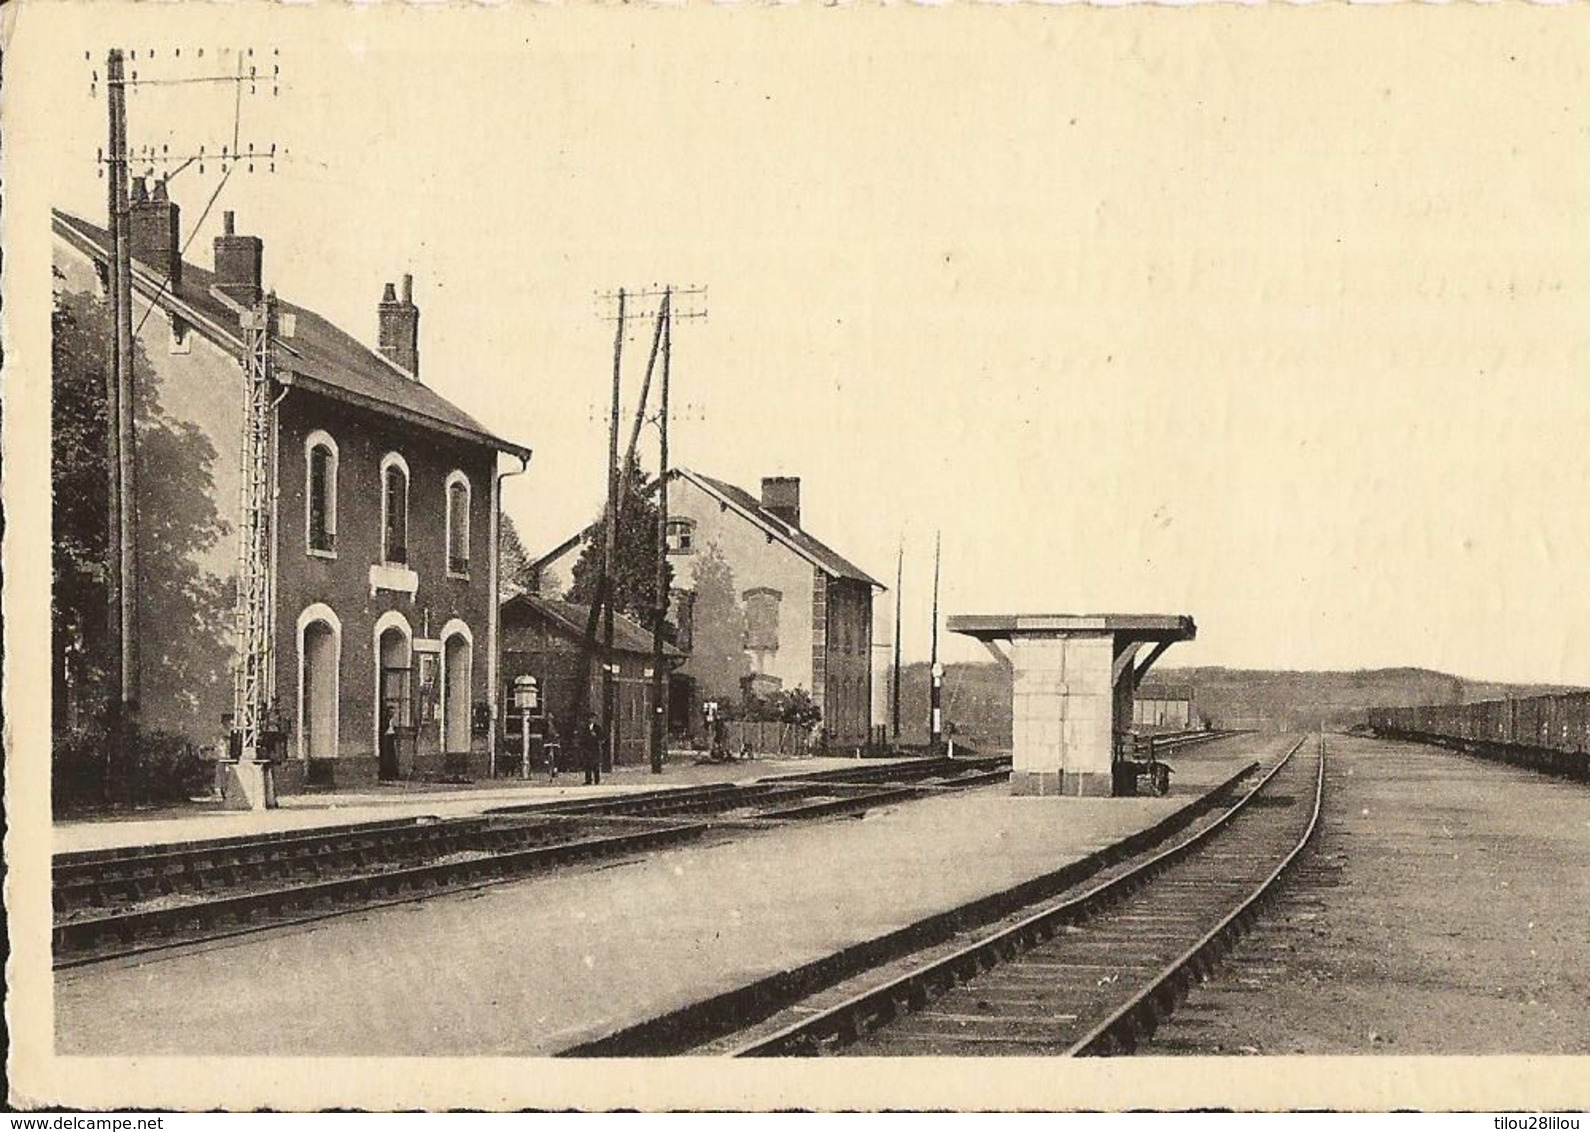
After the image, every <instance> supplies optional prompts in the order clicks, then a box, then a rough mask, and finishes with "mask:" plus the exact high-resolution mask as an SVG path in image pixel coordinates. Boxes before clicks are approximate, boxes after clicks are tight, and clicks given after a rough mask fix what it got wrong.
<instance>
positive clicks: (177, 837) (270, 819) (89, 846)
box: [51, 756, 908, 853]
mask: <svg viewBox="0 0 1590 1132" xmlns="http://www.w3.org/2000/svg"><path fill="white" fill-rule="evenodd" d="M859 761H860V760H857V759H855V758H828V757H822V756H810V757H806V758H783V759H780V758H760V759H750V760H746V761H742V762H732V763H700V764H697V763H694V762H687V761H684V760H683V757H681V758H676V759H674V760H672V761H670V763H669V764H668V765H667V766H666V767H665V769H664V771H663V773H662V774H660V775H654V774H652V773H651V768H650V767H648V766H621V767H618V768H616V769H614V770H612V771H604V772H603V773H602V785H600V786H585V785H582V783H583V782H584V773H583V772H582V771H578V770H575V771H564V772H562V773H561V774H559V775H558V778H557V781H556V782H552V781H549V780H548V778H547V776H546V775H545V774H539V775H537V776H536V777H535V778H533V779H531V780H529V781H523V780H519V779H508V778H499V779H496V780H494V781H491V782H482V783H473V784H469V785H447V784H440V783H437V784H431V783H413V784H409V783H398V784H393V785H391V786H379V787H367V788H365V789H363V790H359V791H342V792H329V791H328V792H324V793H318V792H317V793H310V794H283V795H281V797H280V799H279V803H280V804H279V806H278V808H276V809H274V810H256V811H248V810H225V809H221V808H220V807H219V806H215V807H207V806H202V805H198V804H195V805H192V806H187V807H179V806H172V807H168V808H165V809H160V810H149V811H145V812H141V813H135V814H117V815H114V816H107V817H98V818H89V819H84V820H66V821H59V822H56V823H55V828H54V833H53V837H52V845H51V851H52V852H54V853H76V852H82V851H85V850H94V849H132V848H148V847H150V846H155V845H175V844H183V843H189V842H194V841H208V840H211V839H214V838H220V837H246V836H249V835H251V834H260V833H280V832H283V831H285V830H301V829H328V828H332V827H335V826H339V825H358V824H360V823H363V822H372V821H388V820H393V819H401V818H409V817H449V818H455V817H470V816H472V815H474V814H479V813H483V812H485V811H486V810H490V809H495V808H496V807H499V806H509V805H512V806H522V805H527V804H529V805H533V804H536V803H548V802H562V801H567V800H570V799H579V798H616V797H621V796H623V795H625V794H646V793H651V792H653V791H658V790H676V789H678V788H680V787H683V786H702V785H707V784H710V783H716V782H730V783H743V782H754V781H756V780H757V779H759V778H765V777H768V776H770V775H779V774H811V773H816V772H817V771H823V770H836V769H839V768H842V767H850V766H856V765H857V764H858V762H859ZM896 761H908V760H895V759H867V760H865V762H866V765H868V766H872V765H879V766H882V765H885V764H887V763H890V762H896Z"/></svg>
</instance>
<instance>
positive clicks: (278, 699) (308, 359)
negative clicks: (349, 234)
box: [53, 178, 529, 792]
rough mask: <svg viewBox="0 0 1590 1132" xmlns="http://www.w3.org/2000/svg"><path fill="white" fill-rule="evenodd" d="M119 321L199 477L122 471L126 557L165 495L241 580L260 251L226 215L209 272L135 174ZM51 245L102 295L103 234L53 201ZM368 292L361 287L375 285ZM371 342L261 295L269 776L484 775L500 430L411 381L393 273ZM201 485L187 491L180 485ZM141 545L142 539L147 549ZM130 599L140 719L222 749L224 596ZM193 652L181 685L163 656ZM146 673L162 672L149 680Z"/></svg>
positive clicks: (63, 263)
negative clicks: (271, 732) (246, 419)
mask: <svg viewBox="0 0 1590 1132" xmlns="http://www.w3.org/2000/svg"><path fill="white" fill-rule="evenodd" d="M131 212H132V218H131V219H132V233H131V234H132V240H131V245H132V253H133V266H132V282H133V290H134V312H133V322H134V325H135V326H139V325H140V324H141V325H142V329H141V331H140V333H139V353H140V354H141V355H142V358H144V359H147V362H148V366H149V370H150V371H152V378H153V380H151V381H149V382H148V385H149V386H150V389H149V390H147V393H148V396H147V397H146V398H145V400H146V402H147V403H146V404H140V406H139V410H140V413H141V414H142V416H141V417H140V425H143V424H144V423H146V421H145V418H147V416H148V415H149V414H150V413H158V414H160V415H161V417H162V419H164V420H167V421H171V422H175V424H176V426H177V427H180V428H181V429H182V430H184V435H186V436H188V437H189V438H190V441H191V445H192V447H193V448H194V450H196V451H202V452H203V453H204V454H205V455H204V459H203V469H202V470H203V472H204V473H206V474H204V475H201V476H200V477H199V478H198V480H197V481H196V482H192V483H187V484H182V485H176V486H173V485H171V484H168V483H164V482H162V477H160V476H158V475H151V474H148V469H146V470H145V474H142V475H140V477H139V493H138V496H137V500H136V505H137V507H138V509H139V514H140V516H146V517H147V518H145V519H144V521H143V522H142V523H141V524H140V525H141V531H140V559H141V561H142V562H143V563H144V564H145V568H147V564H148V563H149V562H150V561H152V556H151V554H150V553H147V552H146V543H149V540H152V539H155V538H158V537H159V535H158V532H157V530H156V528H157V527H158V525H159V524H158V523H157V522H155V521H153V520H154V519H155V518H156V517H158V516H159V515H161V514H162V510H163V509H165V508H179V507H185V506H194V505H195V503H196V502H197V503H200V504H203V505H206V506H209V507H213V508H214V510H215V513H216V515H217V516H218V517H219V520H220V522H221V523H222V524H224V526H225V529H226V532H227V533H226V534H225V536H224V537H218V538H216V539H214V540H213V542H212V545H208V546H201V547H195V548H193V549H191V550H190V551H188V552H187V558H188V564H189V565H191V566H192V567H193V569H194V571H195V576H197V577H200V578H202V579H205V580H206V581H207V582H213V583H218V586H219V589H220V590H221V591H222V592H224V593H226V594H228V595H230V594H231V593H233V592H235V582H236V577H237V553H238V551H237V541H236V537H237V536H236V531H237V524H238V516H239V513H240V498H241V497H240V491H239V485H240V476H241V472H240V457H241V453H240V446H241V440H242V427H243V416H244V396H245V380H244V374H243V371H242V368H241V364H240V363H241V359H242V358H243V356H244V351H245V346H244V342H245V340H244V335H243V331H242V329H241V327H240V323H239V319H240V316H242V315H243V314H244V313H245V312H247V311H249V310H250V309H251V308H253V307H255V305H256V304H258V303H259V302H260V300H261V297H262V295H263V287H262V277H263V260H264V245H263V242H262V240H261V239H260V238H259V237H257V236H253V235H244V234H240V233H238V232H237V231H236V230H235V227H234V221H233V216H232V214H231V213H230V212H229V213H227V214H226V216H225V224H224V232H223V234H222V235H220V236H217V237H216V238H215V241H214V258H213V261H212V263H211V265H210V266H208V267H206V266H201V265H200V264H198V263H194V262H184V261H183V260H182V259H181V258H180V257H179V254H178V248H179V247H180V246H181V234H180V229H179V216H180V214H179V210H178V207H177V205H176V203H175V202H173V201H171V200H169V199H168V198H167V195H166V193H165V191H164V186H163V184H161V185H157V186H156V187H155V189H154V191H153V193H152V194H151V193H150V192H149V191H148V189H147V187H146V186H145V185H144V183H143V180H142V178H138V179H135V183H134V189H133V201H132V208H131ZM53 231H54V236H55V241H54V260H55V266H56V269H57V270H58V272H59V273H60V276H61V278H59V279H57V286H58V287H59V288H61V289H63V290H67V291H80V292H97V293H98V294H99V295H104V294H105V292H106V279H107V276H106V270H107V269H106V263H107V258H108V255H109V247H110V241H109V239H108V238H107V235H106V233H105V230H104V229H103V228H102V227H100V226H98V225H95V224H92V223H89V222H88V221H85V220H82V219H80V218H78V217H76V216H72V215H70V214H67V213H65V212H61V211H56V212H55V214H54V219H53ZM372 297H373V296H372ZM374 305H375V308H376V309H375V310H374V311H372V312H371V313H372V315H373V322H374V323H375V326H376V329H377V340H378V343H379V346H378V348H377V349H374V350H372V349H370V348H369V347H367V346H365V345H364V344H363V343H361V342H360V341H359V340H358V339H356V338H355V337H354V336H353V335H351V334H349V333H347V332H345V331H343V330H341V329H339V328H338V327H336V326H334V325H332V324H331V323H330V322H328V321H327V320H326V319H324V318H322V317H321V316H320V315H318V314H316V313H315V312H314V311H312V310H309V309H307V308H305V307H301V306H298V305H295V304H293V303H291V302H287V301H280V302H279V304H278V311H279V321H278V325H277V327H276V335H275V344H274V355H275V359H274V360H275V367H276V371H275V372H276V377H277V379H278V381H279V382H280V385H281V387H282V396H281V400H280V402H279V405H278V407H277V410H276V413H277V434H276V443H275V453H274V459H273V466H272V478H273V486H274V495H275V500H276V502H275V509H274V515H273V520H272V524H271V530H272V535H273V539H274V544H273V548H272V562H271V566H272V569H271V576H272V579H273V582H272V595H271V603H270V607H271V618H272V630H271V642H272V646H271V647H272V651H271V657H270V666H269V684H270V690H271V696H272V699H273V701H274V704H275V708H276V710H275V712H274V713H273V714H274V716H275V718H276V719H277V720H278V722H279V729H280V733H281V734H282V736H283V738H282V740H281V745H280V747H281V749H280V750H279V752H278V754H279V757H280V759H281V760H282V761H281V762H280V764H279V765H278V767H277V784H278V788H279V789H281V790H282V791H284V792H292V791H295V790H300V789H302V788H304V787H305V786H306V785H309V784H324V785H333V784H334V785H337V786H339V787H340V786H346V785H350V784H358V783H367V782H375V781H377V780H378V778H393V777H397V778H412V777H424V776H434V775H440V774H444V773H445V774H470V775H479V774H483V773H485V769H486V765H487V757H488V744H489V743H490V741H491V734H492V722H493V716H494V713H495V706H494V705H495V695H494V693H493V689H494V687H495V686H496V673H495V658H496V653H497V603H496V601H495V595H496V562H497V515H498V491H499V479H498V463H499V458H500V457H503V456H508V457H517V458H518V461H519V463H518V464H517V465H516V464H514V463H512V462H510V463H509V464H508V467H509V468H510V469H511V468H514V467H516V466H517V467H522V466H523V461H525V460H528V458H529V450H528V449H526V448H524V447H523V446H521V445H518V444H514V443H512V442H510V441H506V440H502V439H500V438H498V437H497V436H495V435H493V434H492V433H491V432H489V431H488V430H487V429H486V428H485V427H484V426H483V425H481V424H480V423H479V422H478V421H476V420H475V419H474V418H472V417H471V416H469V415H468V414H467V413H465V412H463V411H462V410H461V409H459V408H458V407H457V406H455V405H453V404H452V403H451V402H449V401H448V400H447V399H446V398H445V397H443V396H442V395H441V394H440V393H438V392H436V390H434V389H432V388H431V387H430V386H428V385H426V384H425V383H424V382H423V381H422V380H421V376H420V349H419V309H418V307H417V306H416V305H415V303H414V300H413V291H412V283H411V280H410V277H408V276H405V277H404V280H403V285H402V288H401V293H400V292H399V289H398V288H396V287H394V286H393V285H392V284H391V283H388V284H386V286H385V293H384V294H383V295H382V297H381V299H380V301H379V303H377V304H374ZM196 496H198V497H202V498H198V499H196V498H195V497H196ZM149 549H154V548H153V545H152V544H150V545H149ZM141 588H142V590H143V592H144V593H145V594H147V595H150V596H149V598H148V599H147V600H145V601H143V603H142V605H141V608H140V616H139V623H138V627H139V635H140V641H141V652H142V658H143V668H142V671H141V683H142V710H141V719H142V721H143V723H144V725H145V726H147V727H153V728H160V729H164V730H169V731H175V732H179V733H182V734H184V735H186V736H187V737H188V738H189V739H190V741H192V742H194V743H195V744H197V745H202V746H208V747H212V748H219V747H220V745H221V744H222V743H224V741H225V740H224V734H225V732H224V726H225V725H224V723H223V717H224V716H226V715H227V714H228V713H229V712H230V711H231V707H232V669H233V667H234V666H235V664H236V660H237V656H236V641H235V632H234V626H233V622H232V618H231V617H230V610H229V609H227V610H225V611H224V615H218V614H217V611H216V610H214V609H210V610H207V611H205V613H204V614H203V615H200V614H199V613H197V612H196V611H195V609H193V608H189V607H187V606H185V605H183V604H182V603H181V601H180V600H173V599H172V598H171V597H170V596H169V590H167V591H162V592H164V593H165V594H166V596H164V597H157V592H156V591H157V589H158V587H157V588H155V589H152V588H151V587H149V586H148V585H147V584H145V585H143V586H142V587H141ZM173 654H175V655H186V656H188V657H192V658H203V659H202V660H195V661H193V662H192V663H190V664H189V665H188V667H187V669H186V671H185V675H184V677H183V679H182V680H181V682H180V684H179V683H177V682H174V681H172V680H171V678H170V676H169V672H170V669H171V666H170V665H169V664H162V663H161V657H162V656H170V655H173ZM163 674H164V675H163Z"/></svg>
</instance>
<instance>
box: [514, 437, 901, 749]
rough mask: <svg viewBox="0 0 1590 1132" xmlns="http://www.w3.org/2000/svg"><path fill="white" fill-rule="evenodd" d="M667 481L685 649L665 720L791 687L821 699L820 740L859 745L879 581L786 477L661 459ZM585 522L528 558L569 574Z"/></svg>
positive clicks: (675, 604) (676, 617) (868, 697)
mask: <svg viewBox="0 0 1590 1132" xmlns="http://www.w3.org/2000/svg"><path fill="white" fill-rule="evenodd" d="M667 483H668V555H669V562H670V563H671V565H672V566H673V572H674V582H673V584H674V592H673V594H672V595H671V603H670V604H671V611H672V619H673V621H674V623H675V624H676V625H677V626H678V627H679V630H680V641H681V643H682V644H685V646H686V647H687V648H688V650H689V653H690V656H689V659H688V660H687V661H685V662H684V663H683V664H682V665H681V666H680V668H679V669H678V672H677V673H676V674H675V678H674V680H673V683H672V684H671V686H670V704H669V716H670V720H671V725H672V727H673V728H674V729H675V730H678V729H679V728H680V727H681V726H682V725H688V726H690V727H694V726H695V725H696V724H698V723H699V722H700V721H699V715H700V712H699V710H698V709H699V705H700V704H701V703H702V702H703V701H704V700H708V699H716V700H720V701H721V700H728V699H731V698H736V697H738V696H739V695H740V694H741V692H742V691H750V692H752V693H756V694H768V693H772V692H778V691H784V690H792V689H796V688H800V689H804V690H805V691H806V692H807V693H808V694H809V695H810V696H811V698H812V701H813V703H815V704H816V706H817V707H818V708H820V709H821V710H822V716H823V722H822V729H823V734H822V741H823V742H824V743H826V744H828V745H830V746H839V747H854V746H861V745H863V744H865V743H866V742H867V741H868V739H869V736H870V730H871V724H872V722H873V709H872V704H873V698H874V694H875V689H874V679H873V671H874V649H873V609H872V606H873V596H874V593H875V591H880V590H882V589H884V587H883V585H882V584H881V583H879V582H877V581H876V580H874V579H873V578H872V577H871V576H870V575H868V574H867V573H866V572H865V571H863V570H862V569H860V568H859V567H858V566H856V565H855V564H853V563H852V562H850V561H849V560H847V559H846V558H844V557H843V556H842V555H840V554H839V553H838V552H837V551H835V550H833V549H832V548H831V547H829V546H828V545H827V544H826V543H824V542H823V541H821V540H820V539H818V538H817V537H816V536H814V535H813V534H812V533H811V532H810V531H808V530H807V529H806V528H805V526H804V525H803V522H802V517H801V483H800V480H799V478H797V477H793V476H769V477H766V478H764V479H763V480H762V483H761V493H760V495H753V494H752V493H751V492H749V491H746V490H745V489H743V488H740V487H736V486H735V485H733V484H730V483H726V482H725V481H723V480H719V479H714V478H712V477H710V476H705V475H702V474H701V473H699V472H695V471H691V470H690V469H688V468H673V469H671V470H670V471H669V474H668V479H667ZM596 530H597V528H596V527H595V526H594V525H593V526H591V527H587V528H586V529H585V530H584V531H581V532H580V533H579V534H577V535H575V536H573V537H572V538H570V539H568V540H567V541H565V542H564V543H562V544H561V545H560V546H558V547H556V548H554V549H553V550H552V551H550V552H549V553H547V554H546V555H544V556H543V557H542V558H541V559H539V560H538V561H537V562H536V563H535V567H536V568H537V569H538V570H544V569H547V568H559V569H561V571H562V572H563V573H565V574H568V573H570V572H571V571H572V568H573V564H574V562H575V560H576V559H577V558H578V557H579V554H580V550H581V548H582V547H583V545H584V543H585V541H586V540H587V539H588V538H590V537H591V536H592V534H593V533H594V532H595V531H596ZM709 560H710V565H708V566H705V567H703V563H706V562H709ZM703 581H707V583H708V584H707V585H706V586H705V587H704V586H703V585H702V583H703ZM725 586H726V587H727V588H728V590H729V591H730V592H729V593H728V594H726V595H724V594H719V593H718V592H717V590H719V589H721V588H723V587H725ZM725 597H726V598H727V604H728V605H730V606H732V608H728V609H726V608H723V606H724V604H725V602H724V600H723V599H724V598H725ZM728 626H732V628H728ZM877 694H879V695H881V694H882V689H878V690H877Z"/></svg>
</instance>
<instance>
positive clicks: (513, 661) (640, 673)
mask: <svg viewBox="0 0 1590 1132" xmlns="http://www.w3.org/2000/svg"><path fill="white" fill-rule="evenodd" d="M590 612H591V610H590V606H588V605H580V604H577V603H575V602H570V601H557V600H554V599H552V598H546V597H541V596H539V595H537V594H532V593H518V594H514V595H513V596H511V597H509V598H508V599H507V600H506V601H504V602H503V603H502V614H501V622H500V623H501V625H502V684H501V687H502V701H501V704H500V710H501V717H502V718H503V719H504V720H506V719H507V718H508V716H509V715H510V712H509V710H508V705H509V696H510V695H511V689H512V688H513V681H514V678H515V677H517V676H534V677H535V678H536V682H537V684H538V685H539V687H540V692H541V710H542V712H543V713H544V714H545V715H546V716H547V717H548V718H550V719H551V720H552V721H553V724H554V725H555V726H556V728H557V732H558V735H559V736H560V737H561V741H562V744H563V750H564V758H565V759H566V760H569V762H568V765H569V766H570V767H572V766H573V765H574V763H573V761H572V760H573V758H574V736H575V734H576V731H575V729H576V727H577V726H578V724H579V720H578V719H577V718H576V713H577V711H578V705H579V697H580V681H581V680H582V679H583V680H586V681H588V684H587V692H586V694H587V697H588V698H587V699H586V701H585V702H586V704H587V705H588V706H589V707H590V708H591V709H592V710H593V711H595V712H597V713H598V714H600V711H601V704H602V679H601V676H600V673H599V672H593V671H592V669H591V667H590V666H589V665H583V664H582V653H583V650H584V647H585V627H586V622H587V618H588V617H589V616H590ZM652 656H653V654H652V635H651V632H650V630H648V629H645V628H643V627H642V626H640V625H639V624H637V623H636V622H634V621H632V620H631V619H629V618H628V617H625V616H624V615H623V614H621V613H615V614H614V615H613V648H612V651H611V652H609V651H607V650H606V649H605V647H604V646H603V644H602V642H601V640H600V638H599V639H598V642H597V651H596V654H595V657H596V660H597V662H598V663H599V664H605V665H612V666H613V667H614V669H615V672H614V676H613V680H614V687H615V700H614V713H613V762H614V763H615V764H618V765H639V764H641V763H645V762H649V761H650V759H651V748H650V745H649V741H650V737H651V722H650V720H651V714H652ZM684 659H685V654H684V653H683V652H681V651H680V650H679V649H678V648H676V647H674V646H673V645H670V644H666V643H665V644H664V645H663V663H664V664H665V665H666V666H668V667H669V669H670V670H672V669H673V668H676V667H678V666H679V664H681V663H682V662H683V661H684ZM665 686H666V682H665ZM504 738H505V739H506V740H507V741H508V746H509V747H510V748H512V749H516V748H515V747H514V744H515V742H516V741H517V740H516V736H515V735H514V734H513V733H512V732H511V731H509V732H506V733H505V734H504Z"/></svg>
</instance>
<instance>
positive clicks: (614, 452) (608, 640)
mask: <svg viewBox="0 0 1590 1132" xmlns="http://www.w3.org/2000/svg"><path fill="white" fill-rule="evenodd" d="M623 359H624V289H623V288H622V287H620V288H619V289H618V327H617V329H616V330H615V331H614V333H613V413H612V419H611V421H610V423H609V427H608V433H607V524H606V526H607V530H606V531H605V532H604V537H603V542H602V575H601V576H602V580H603V582H605V583H606V584H605V586H603V587H602V588H603V589H605V590H606V598H607V601H606V607H605V608H604V609H603V621H602V653H603V655H602V732H603V734H604V735H605V736H606V739H607V746H606V748H605V749H604V750H603V751H602V754H601V762H602V769H603V770H612V769H613V751H614V749H615V748H616V746H617V741H618V737H617V736H616V735H614V734H613V731H614V727H613V722H614V714H615V713H614V711H613V696H614V692H615V690H616V689H615V688H614V686H613V593H612V589H613V581H612V578H613V570H614V565H615V562H614V559H615V557H616V551H617V547H618V477H619V471H618V412H619V398H620V396H621V395H622V384H623Z"/></svg>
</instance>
